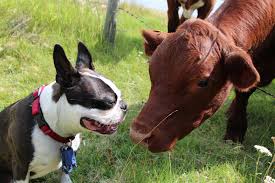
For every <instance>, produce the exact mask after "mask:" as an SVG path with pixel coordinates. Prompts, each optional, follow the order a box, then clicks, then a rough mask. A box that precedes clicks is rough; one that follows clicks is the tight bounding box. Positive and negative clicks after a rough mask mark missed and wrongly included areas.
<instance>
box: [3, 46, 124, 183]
mask: <svg viewBox="0 0 275 183" xmlns="http://www.w3.org/2000/svg"><path fill="white" fill-rule="evenodd" d="M53 60H54V65H55V68H56V81H55V82H53V83H51V84H49V85H47V86H45V87H43V88H40V89H39V90H38V91H36V92H34V93H33V94H31V95H29V96H28V97H26V98H24V99H22V100H19V101H17V102H16V103H14V104H12V105H10V106H9V107H7V108H5V109H4V110H3V111H2V112H1V113H0V182H1V183H6V182H15V183H27V182H29V180H30V179H35V178H38V177H41V176H44V175H46V174H48V173H49V172H52V171H54V170H57V169H59V168H60V167H61V164H62V163H61V157H60V148H61V147H62V146H63V145H64V143H66V142H69V141H70V140H72V141H71V143H72V148H73V149H74V150H76V149H78V147H79V144H80V137H79V133H80V132H85V131H92V132H96V133H99V134H112V133H114V132H115V131H116V130H117V127H118V125H119V123H121V122H122V121H123V120H124V118H125V114H126V111H127V105H126V104H125V103H124V101H123V100H122V99H121V92H120V90H119V89H118V88H117V87H116V86H115V85H114V84H113V82H112V81H110V80H108V79H106V78H105V77H103V76H102V75H100V74H99V73H97V72H95V70H94V66H93V63H92V57H91V54H90V53H89V51H88V49H87V48H86V47H85V45H84V44H83V43H79V44H78V55H77V61H76V66H75V68H74V67H72V65H71V64H70V62H69V61H68V59H67V57H66V55H65V52H64V50H63V48H62V47H61V46H60V45H55V47H54V52H53Z"/></svg>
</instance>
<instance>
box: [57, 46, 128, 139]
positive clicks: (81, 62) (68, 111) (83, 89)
mask: <svg viewBox="0 0 275 183" xmlns="http://www.w3.org/2000/svg"><path fill="white" fill-rule="evenodd" d="M53 60H54V65H55V68H56V83H55V84H53V86H52V88H53V95H52V96H53V100H54V102H55V103H56V106H57V114H56V115H55V116H56V118H57V123H59V124H58V126H59V128H64V129H73V131H74V132H81V131H85V130H86V131H87V130H89V131H93V132H97V133H100V134H112V133H114V132H115V131H116V130H117V127H118V124H119V123H121V122H122V121H123V120H124V117H125V114H126V111H127V105H126V103H125V102H124V101H123V100H122V98H121V92H120V90H119V89H118V88H117V87H116V86H115V84H114V83H113V82H112V81H110V80H108V79H106V78H105V77H104V76H102V75H101V74H99V73H97V72H96V71H95V68H94V65H93V61H92V56H91V54H90V52H89V51H88V49H87V48H86V46H85V45H84V44H83V43H81V42H80V43H79V44H78V55H77V60H76V65H75V67H73V66H72V65H71V63H70V62H69V60H68V59H67V57H66V55H65V52H64V50H63V48H62V47H61V46H60V45H55V47H54V52H53ZM69 131H71V130H69Z"/></svg>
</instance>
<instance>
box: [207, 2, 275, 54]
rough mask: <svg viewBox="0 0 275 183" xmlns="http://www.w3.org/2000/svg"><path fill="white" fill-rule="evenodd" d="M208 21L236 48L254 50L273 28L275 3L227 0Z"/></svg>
mask: <svg viewBox="0 0 275 183" xmlns="http://www.w3.org/2000/svg"><path fill="white" fill-rule="evenodd" d="M208 21H209V22H211V23H212V24H213V25H215V26H216V27H217V28H219V29H220V30H221V32H223V33H224V34H225V35H226V36H227V37H228V38H229V39H231V40H232V41H234V42H235V44H236V45H237V46H239V47H241V48H243V49H244V50H246V51H248V50H254V49H256V48H257V47H258V45H259V44H261V43H263V42H264V41H265V38H266V37H267V36H268V35H269V34H270V33H271V31H272V29H273V28H274V23H275V1H273V0H261V1H254V0H231V1H230V0H228V1H225V3H224V4H223V5H222V6H221V7H220V8H219V9H218V10H217V11H216V12H215V13H214V14H213V15H212V16H211V17H209V18H208Z"/></svg>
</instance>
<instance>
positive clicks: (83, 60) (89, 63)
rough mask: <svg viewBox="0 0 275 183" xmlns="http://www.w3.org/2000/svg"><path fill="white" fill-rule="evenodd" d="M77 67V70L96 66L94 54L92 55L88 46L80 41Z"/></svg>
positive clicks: (92, 68)
mask: <svg viewBox="0 0 275 183" xmlns="http://www.w3.org/2000/svg"><path fill="white" fill-rule="evenodd" d="M75 68H76V69H77V70H80V69H83V68H87V69H91V70H95V67H94V65H93V60H92V56H91V54H90V52H89V50H88V48H87V47H86V46H85V45H84V44H83V43H82V42H79V43H78V53H77V59H76V65H75Z"/></svg>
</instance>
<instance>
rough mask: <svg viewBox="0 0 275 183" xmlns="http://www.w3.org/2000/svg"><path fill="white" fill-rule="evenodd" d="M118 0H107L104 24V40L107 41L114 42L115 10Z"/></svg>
mask: <svg viewBox="0 0 275 183" xmlns="http://www.w3.org/2000/svg"><path fill="white" fill-rule="evenodd" d="M118 2H119V0H108V7H107V13H106V19H105V25H104V31H103V34H104V40H106V41H108V42H109V43H112V44H113V43H114V42H115V35H116V12H117V7H118Z"/></svg>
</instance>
